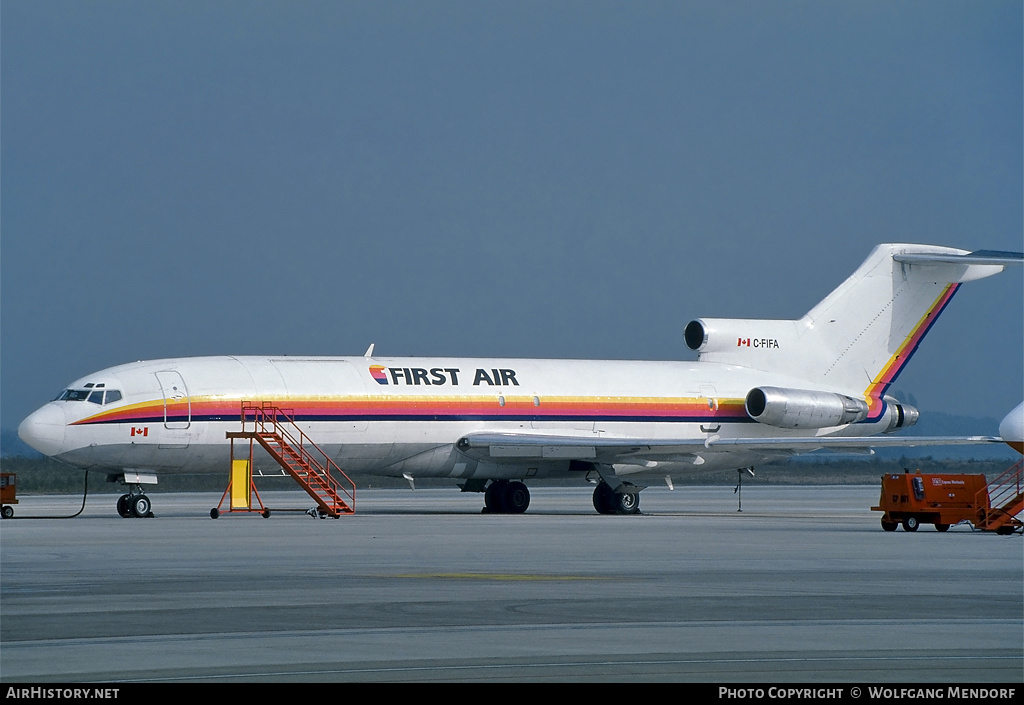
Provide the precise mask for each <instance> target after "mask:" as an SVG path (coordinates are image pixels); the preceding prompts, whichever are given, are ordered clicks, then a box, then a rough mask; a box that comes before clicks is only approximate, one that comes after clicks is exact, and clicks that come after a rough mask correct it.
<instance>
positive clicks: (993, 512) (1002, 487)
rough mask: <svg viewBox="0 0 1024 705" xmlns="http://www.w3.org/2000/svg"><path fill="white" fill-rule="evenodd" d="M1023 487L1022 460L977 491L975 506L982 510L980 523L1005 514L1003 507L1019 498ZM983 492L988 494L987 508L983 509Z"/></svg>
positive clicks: (1023, 472) (1023, 471) (1023, 467)
mask: <svg viewBox="0 0 1024 705" xmlns="http://www.w3.org/2000/svg"><path fill="white" fill-rule="evenodd" d="M1022 486H1024V460H1018V461H1017V462H1016V463H1015V464H1014V465H1012V466H1010V468H1009V469H1008V470H1006V471H1005V472H1003V473H1002V474H1001V475H999V477H997V478H996V479H994V480H992V482H990V483H989V484H988V486H987V487H983V488H982V489H981V490H978V497H977V505H976V506H978V507H981V508H982V517H981V518H982V521H983V523H988V522H989V520H990V517H991V518H995V517H996V516H998V515H1000V514H1006V511H1005V510H1004V509H1003V507H1004V506H1005V505H1007V504H1009V503H1011V502H1012V501H1013V500H1014V499H1015V498H1017V497H1020V496H1021V493H1022ZM983 492H987V493H988V507H987V509H986V508H985V503H984V501H983V500H984V497H983V496H982V493H983Z"/></svg>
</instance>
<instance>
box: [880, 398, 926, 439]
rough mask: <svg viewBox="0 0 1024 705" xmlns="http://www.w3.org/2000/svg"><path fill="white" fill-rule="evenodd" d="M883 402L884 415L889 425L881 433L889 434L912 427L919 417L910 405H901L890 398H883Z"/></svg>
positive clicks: (918, 413)
mask: <svg viewBox="0 0 1024 705" xmlns="http://www.w3.org/2000/svg"><path fill="white" fill-rule="evenodd" d="M885 402H886V408H885V415H886V418H887V420H888V422H889V423H888V425H887V426H886V427H885V429H884V430H883V431H882V433H891V432H892V431H898V430H899V429H901V428H907V427H909V426H913V425H914V424H916V423H917V420H918V418H920V416H921V414H920V412H918V410H917V409H916V408H915V407H913V406H911V405H910V404H901V403H900V402H898V401H896V400H895V399H893V398H892V397H885Z"/></svg>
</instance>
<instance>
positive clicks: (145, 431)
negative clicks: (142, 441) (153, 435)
mask: <svg viewBox="0 0 1024 705" xmlns="http://www.w3.org/2000/svg"><path fill="white" fill-rule="evenodd" d="M148 435H149V426H143V427H142V428H135V427H134V426H132V436H133V437H134V436H148Z"/></svg>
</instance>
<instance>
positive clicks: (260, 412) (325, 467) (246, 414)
mask: <svg viewBox="0 0 1024 705" xmlns="http://www.w3.org/2000/svg"><path fill="white" fill-rule="evenodd" d="M288 412H291V413H288ZM250 417H251V420H249V419H250ZM241 421H242V431H243V432H245V431H247V430H248V429H247V428H246V424H247V423H251V424H252V428H253V432H255V433H267V432H268V430H267V429H268V427H269V429H270V431H269V432H271V433H276V434H278V435H279V436H281V437H282V438H283V439H284V440H285V441H287V442H288V443H289V444H290V446H292V448H293V450H294V449H297V452H298V454H299V459H300V461H304V462H306V463H307V464H308V465H312V466H313V467H314V468H315V469H316V470H317V471H318V473H317V479H318V480H319V481H320V482H321V484H324V485H326V486H327V488H328V489H329V490H332V491H333V492H334V494H335V495H341V494H344V495H345V496H346V497H348V498H349V499H350V500H351V504H352V508H353V509H354V507H355V499H356V496H355V483H354V482H352V479H351V478H350V477H349V476H348V475H347V474H346V473H345V471H344V470H342V469H341V467H340V466H339V465H338V464H337V463H335V462H334V461H333V460H331V458H330V456H329V455H327V453H325V452H324V451H323V449H322V448H320V446H318V445H317V444H316V443H315V442H314V441H313V440H312V439H311V438H310V437H309V436H307V435H306V433H305V432H304V431H303V430H302V429H301V428H299V425H298V424H297V423H296V421H295V411H294V410H293V409H283V408H281V407H279V406H277V405H276V404H274V403H272V402H261V403H260V404H259V405H258V406H257V404H256V403H254V402H249V401H243V402H242V409H241ZM283 424H288V425H290V426H291V427H292V428H293V429H294V430H295V431H296V432H297V433H298V435H299V439H298V440H296V439H295V437H294V435H293V434H291V433H289V432H288V428H287V427H286V426H283ZM308 448H314V449H315V450H316V451H317V453H319V454H320V457H321V458H322V459H323V461H324V462H323V463H321V462H320V461H319V460H318V459H317V457H316V456H314V455H312V454H311V453H310V452H309V450H308ZM332 470H334V471H336V472H337V473H338V474H339V475H340V476H341V477H343V478H344V479H345V481H346V482H347V483H349V485H351V491H350V490H349V488H348V487H346V486H345V485H343V484H342V483H341V482H339V481H338V479H337V478H335V477H334V475H333V473H332V472H331V471H332ZM335 509H337V507H335Z"/></svg>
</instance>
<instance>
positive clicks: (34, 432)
mask: <svg viewBox="0 0 1024 705" xmlns="http://www.w3.org/2000/svg"><path fill="white" fill-rule="evenodd" d="M66 423H67V419H65V418H64V409H62V408H61V407H60V406H58V405H56V404H47V405H46V406H43V407H41V408H39V409H36V410H35V411H33V412H32V413H31V414H29V415H28V417H27V418H26V419H25V420H24V421H22V422H21V425H20V426H18V437H19V438H21V440H23V441H25V442H26V443H28V444H29V445H30V446H32V447H33V448H35V449H36V450H38V451H39V452H40V453H43V454H45V455H57V454H58V453H60V451H61V448H62V447H63V446H64V426H65V424H66Z"/></svg>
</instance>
